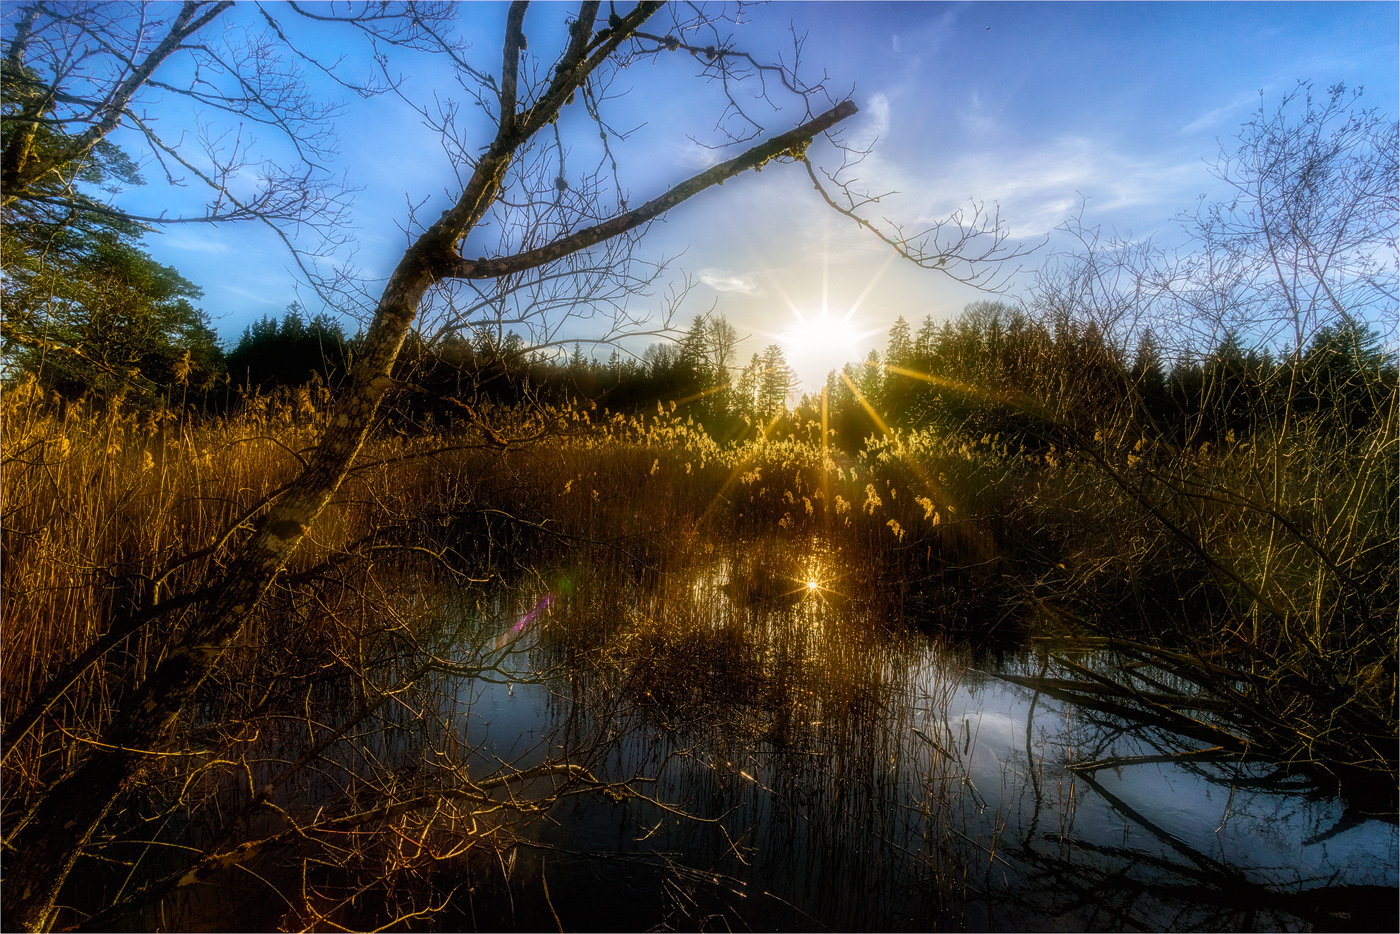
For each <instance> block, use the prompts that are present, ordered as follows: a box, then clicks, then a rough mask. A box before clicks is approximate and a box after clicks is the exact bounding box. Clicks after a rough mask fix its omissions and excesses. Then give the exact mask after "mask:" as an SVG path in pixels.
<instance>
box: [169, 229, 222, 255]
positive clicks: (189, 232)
mask: <svg viewBox="0 0 1400 934" xmlns="http://www.w3.org/2000/svg"><path fill="white" fill-rule="evenodd" d="M160 245H161V246H163V247H169V248H170V249H172V250H184V251H185V252H187V253H209V254H212V255H214V256H222V255H223V254H225V253H229V252H231V251H232V249H233V248H232V247H231V246H229V238H228V237H227V236H226V235H221V234H212V235H211V234H209V233H203V232H200V231H197V230H196V229H195V228H192V227H177V228H174V229H170V228H167V229H166V230H165V231H164V232H163V233H162V236H161V239H160Z"/></svg>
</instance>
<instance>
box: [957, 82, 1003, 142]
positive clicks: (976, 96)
mask: <svg viewBox="0 0 1400 934" xmlns="http://www.w3.org/2000/svg"><path fill="white" fill-rule="evenodd" d="M958 119H960V120H961V121H962V125H963V126H964V127H965V128H966V129H967V131H968V132H969V133H971V134H972V135H974V136H986V135H987V134H988V133H990V132H992V130H994V129H996V125H997V123H996V120H995V119H994V118H993V117H992V115H991V114H989V113H987V109H986V106H985V105H984V104H983V103H982V95H981V94H980V93H979V92H977V91H975V90H974V91H973V92H972V97H971V99H970V100H969V101H968V103H967V106H966V107H965V108H963V110H962V111H961V112H959V113H958Z"/></svg>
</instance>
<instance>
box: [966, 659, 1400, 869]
mask: <svg viewBox="0 0 1400 934" xmlns="http://www.w3.org/2000/svg"><path fill="white" fill-rule="evenodd" d="M968 677H969V678H970V679H971V678H978V679H979V680H980V681H981V683H979V684H977V685H976V687H975V689H974V690H969V688H968V687H967V686H966V685H965V686H964V687H962V688H961V689H960V690H958V691H957V692H956V693H955V694H954V695H953V697H952V698H951V699H950V703H949V705H948V710H947V723H948V725H949V728H951V729H952V730H953V733H954V735H955V736H961V735H962V734H961V733H960V732H959V731H960V730H961V724H962V723H963V721H964V719H966V720H967V721H968V722H969V723H970V724H971V730H972V734H973V736H974V737H975V743H976V748H974V750H973V754H972V756H971V757H970V760H969V768H968V774H969V775H970V776H971V778H972V779H973V781H974V782H975V783H976V785H977V787H978V788H979V789H981V790H982V791H983V794H984V796H987V797H988V800H989V803H992V804H995V803H997V802H996V799H995V797H994V796H992V795H991V794H989V791H1000V789H1002V788H1003V787H1006V788H1007V789H1008V791H1009V792H1010V794H1009V797H1010V799H1011V800H1010V801H1005V800H1004V801H1003V802H1002V804H1003V806H1005V807H1010V808H1012V809H1018V810H1020V812H1021V813H1020V815H1019V817H1020V823H1025V822H1026V821H1027V820H1029V817H1030V816H1031V811H1032V809H1033V807H1034V800H1033V789H1032V788H1031V782H1030V778H1029V776H1028V774H1027V770H1026V752H1025V748H1026V747H1025V738H1026V718H1027V715H1028V713H1029V711H1030V700H1031V694H1032V692H1031V691H1030V690H1028V689H1025V688H1019V687H1014V686H1011V685H1004V684H1001V683H999V682H997V681H995V680H994V679H992V678H989V677H985V676H979V675H976V674H974V673H969V676H968ZM983 679H985V680H983ZM1072 735H1073V727H1072V725H1067V723H1066V718H1065V714H1064V705H1063V704H1061V703H1059V702H1058V701H1054V700H1051V699H1048V698H1046V697H1044V696H1041V697H1040V698H1039V700H1038V702H1037V705H1036V716H1035V721H1034V726H1033V731H1032V741H1031V751H1032V754H1033V755H1035V756H1036V757H1041V756H1044V760H1045V761H1044V765H1043V776H1044V777H1043V778H1042V780H1041V781H1042V785H1046V784H1049V785H1052V786H1053V785H1054V784H1055V783H1056V782H1057V781H1058V780H1059V778H1060V777H1061V776H1062V775H1063V776H1064V777H1065V778H1068V777H1069V776H1068V774H1066V773H1064V772H1063V765H1064V764H1065V758H1066V754H1067V752H1068V751H1069V750H1071V749H1072V748H1073V746H1072V745H1070V744H1069V742H1068V738H1069V737H1070V736H1072ZM1112 751H1113V752H1114V753H1116V754H1120V755H1123V754H1128V755H1145V754H1151V753H1154V752H1157V751H1158V750H1157V749H1156V748H1155V747H1152V746H1150V745H1148V744H1147V743H1133V742H1132V740H1131V739H1126V738H1120V739H1119V740H1117V742H1116V745H1115V746H1114V747H1113V749H1112ZM1197 768H1199V769H1201V770H1203V771H1206V772H1207V773H1208V774H1213V775H1215V776H1218V777H1219V781H1218V782H1212V781H1208V780H1207V779H1206V778H1205V777H1203V776H1202V775H1200V774H1193V773H1192V772H1190V771H1188V770H1187V767H1184V766H1181V765H1173V764H1166V763H1149V764H1139V765H1130V766H1123V767H1120V768H1109V769H1103V770H1100V771H1098V772H1096V773H1094V775H1093V779H1094V782H1096V783H1097V784H1098V785H1099V786H1100V787H1101V788H1102V789H1103V791H1105V792H1107V793H1108V794H1111V795H1113V796H1114V797H1115V798H1117V799H1118V800H1119V801H1121V802H1122V803H1123V804H1125V805H1127V806H1128V807H1129V808H1131V809H1132V810H1133V811H1134V812H1136V813H1137V814H1138V815H1141V816H1142V817H1144V818H1146V819H1147V821H1148V822H1150V823H1151V824H1152V826H1153V827H1155V828H1156V829H1157V830H1159V831H1161V832H1162V834H1164V835H1166V836H1168V837H1170V838H1171V839H1173V840H1175V841H1178V842H1180V843H1181V844H1183V845H1184V846H1185V847H1186V848H1187V849H1190V850H1194V851H1196V852H1197V853H1199V854H1200V855H1201V856H1204V857H1208V858H1210V859H1213V860H1216V861H1219V862H1220V863H1222V864H1226V865H1228V866H1230V867H1233V868H1236V869H1239V870H1240V871H1242V872H1243V873H1244V874H1245V876H1246V877H1247V878H1248V879H1250V880H1251V881H1253V882H1256V883H1272V884H1275V885H1293V886H1296V885H1298V884H1299V883H1300V882H1301V883H1302V885H1303V886H1304V887H1312V886H1317V885H1322V884H1328V883H1344V884H1369V885H1386V886H1394V885H1396V884H1397V869H1396V863H1397V834H1396V827H1395V825H1394V824H1389V823H1386V822H1384V821H1380V820H1368V821H1362V822H1360V823H1358V824H1355V825H1351V826H1348V825H1346V824H1344V825H1342V826H1343V828H1344V829H1341V830H1340V832H1337V833H1336V834H1335V835H1333V836H1330V837H1329V838H1328V839H1323V840H1314V839H1313V838H1316V837H1319V836H1321V835H1324V834H1326V833H1327V832H1328V831H1329V830H1332V829H1333V828H1334V827H1337V826H1338V822H1339V821H1342V820H1343V813H1344V810H1345V809H1344V807H1343V805H1342V803H1341V802H1340V801H1338V800H1336V799H1330V798H1329V799H1323V800H1316V799H1312V798H1310V796H1309V795H1308V794H1307V793H1306V792H1305V791H1304V790H1303V789H1302V788H1297V789H1296V790H1293V791H1287V790H1283V789H1282V786H1279V785H1276V786H1275V787H1274V788H1271V789H1268V790H1251V789H1247V788H1241V787H1236V788H1235V789H1234V790H1233V792H1232V790H1231V787H1230V784H1229V776H1230V775H1231V774H1232V771H1231V770H1230V769H1229V768H1227V767H1225V766H1221V765H1201V766H1197ZM1269 771H1270V769H1269V768H1268V767H1267V766H1263V765H1259V764H1253V765H1250V766H1245V767H1243V768H1242V770H1241V774H1242V775H1243V776H1244V777H1245V778H1250V777H1262V776H1263V775H1265V774H1267V773H1268V772H1269ZM1078 788H1079V789H1082V790H1081V791H1080V792H1079V794H1077V795H1076V805H1075V810H1074V815H1073V816H1074V834H1073V835H1074V836H1075V837H1076V838H1077V839H1081V840H1087V841H1092V842H1099V843H1104V842H1113V843H1115V844H1118V845H1128V846H1142V847H1144V848H1146V849H1149V850H1164V851H1171V850H1172V847H1171V845H1170V844H1168V843H1164V842H1163V840H1162V839H1161V838H1160V837H1158V836H1156V835H1154V834H1153V833H1152V832H1151V831H1149V830H1147V829H1145V828H1144V827H1142V826H1141V825H1139V824H1138V823H1136V822H1135V821H1134V820H1133V819H1132V818H1131V817H1128V816H1125V815H1124V814H1123V813H1121V812H1120V811H1119V810H1117V809H1116V808H1115V807H1114V805H1113V804H1112V803H1110V802H1109V801H1108V800H1107V799H1106V798H1105V797H1104V796H1103V795H1102V794H1099V793H1096V792H1095V790H1094V789H1093V787H1092V786H1091V785H1090V784H1089V783H1088V782H1086V781H1085V780H1084V779H1083V778H1082V777H1081V778H1079V779H1078ZM1047 804H1049V802H1047ZM1042 819H1043V817H1042ZM1305 841H1309V842H1305ZM1177 855H1178V857H1180V856H1181V852H1180V851H1177Z"/></svg>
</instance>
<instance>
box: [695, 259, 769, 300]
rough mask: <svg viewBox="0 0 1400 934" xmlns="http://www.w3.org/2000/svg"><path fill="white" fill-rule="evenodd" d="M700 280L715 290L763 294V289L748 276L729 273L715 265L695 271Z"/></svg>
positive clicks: (755, 294)
mask: <svg viewBox="0 0 1400 934" xmlns="http://www.w3.org/2000/svg"><path fill="white" fill-rule="evenodd" d="M696 275H698V276H699V277H700V281H701V282H703V283H705V284H706V285H708V286H709V287H710V288H712V289H714V290H715V291H716V292H739V293H741V294H743V295H753V296H755V297H757V296H761V295H763V290H762V289H761V288H759V287H758V286H757V285H755V284H754V281H753V280H752V279H750V278H749V277H748V276H736V275H731V274H730V273H728V272H727V271H725V270H723V269H720V268H718V267H715V266H706V267H705V268H704V269H702V270H700V271H699V272H698V273H696Z"/></svg>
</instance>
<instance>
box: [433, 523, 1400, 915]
mask: <svg viewBox="0 0 1400 934" xmlns="http://www.w3.org/2000/svg"><path fill="white" fill-rule="evenodd" d="M623 567H624V565H623V564H619V565H618V566H616V567H611V568H608V567H601V568H600V567H589V566H588V565H587V564H586V563H585V562H580V564H579V565H578V566H576V567H572V568H567V569H563V570H561V571H559V572H557V573H556V574H555V575H554V576H553V577H542V578H540V579H539V580H538V581H537V583H536V584H535V585H533V586H528V587H525V588H523V589H522V590H521V592H520V593H519V594H517V595H516V598H515V600H514V601H513V602H510V603H509V608H505V607H504V606H503V607H501V608H498V609H499V610H500V613H499V619H497V620H496V621H495V625H496V626H498V627H499V628H500V630H501V632H502V636H503V638H508V637H511V636H514V637H516V638H519V639H520V640H521V643H520V644H521V647H522V648H526V649H528V651H522V652H520V653H518V654H517V655H515V656H514V657H513V658H514V660H513V662H512V664H513V665H514V666H515V669H514V670H513V677H514V679H516V683H488V682H484V681H468V682H465V683H463V684H462V685H461V687H460V692H459V702H460V704H461V717H462V720H463V729H464V731H465V733H466V737H467V739H468V740H469V743H468V745H469V746H470V745H474V746H475V747H476V750H477V751H476V753H475V755H476V757H477V759H476V762H477V765H478V766H479V768H480V769H482V770H483V771H486V770H490V769H493V768H496V767H498V766H499V765H500V764H501V763H502V762H510V763H513V764H515V765H517V766H521V767H524V766H529V765H531V764H534V763H536V762H539V761H542V760H543V759H544V758H545V757H546V756H547V755H556V756H558V755H567V756H569V757H571V758H572V759H573V760H574V761H578V762H580V763H583V764H586V765H587V766H588V767H590V768H591V769H592V770H593V772H594V774H595V775H596V776H597V777H599V778H601V779H606V780H612V781H622V780H625V779H629V778H641V779H643V781H642V782H640V783H638V784H637V785H636V787H637V788H638V789H639V790H640V791H641V792H642V793H643V794H644V795H646V796H647V799H649V800H647V799H640V798H618V797H615V796H609V795H605V794H600V793H590V794H587V795H582V796H577V797H571V798H567V799H565V800H563V801H562V802H561V803H559V804H558V805H556V806H555V807H554V808H553V809H552V810H550V811H549V812H548V814H547V815H546V816H544V817H541V818H537V819H535V820H533V821H531V822H528V823H526V824H524V825H523V826H522V827H520V828H518V830H517V833H518V837H517V839H518V845H516V846H515V847H513V848H512V849H511V850H510V851H509V855H508V857H507V858H506V860H505V861H504V862H503V863H502V867H501V874H500V879H499V880H498V882H497V884H496V885H494V886H490V885H480V886H477V888H476V890H475V891H474V892H473V893H470V894H459V895H457V896H455V898H456V901H457V904H456V906H455V907H456V909H457V910H458V911H459V912H460V913H461V915H462V919H461V920H462V921H463V922H469V923H473V924H475V925H476V926H478V927H480V928H483V929H487V928H517V929H533V930H542V929H555V928H556V927H562V928H564V929H566V930H568V929H577V930H649V929H673V928H687V929H695V928H702V929H721V930H743V929H753V930H761V929H784V930H792V929H797V930H826V929H833V930H857V929H859V930H868V929H869V930H935V929H971V930H1096V929H1115V930H1116V929H1124V930H1135V929H1145V930H1167V929H1171V930H1235V929H1244V930H1279V929H1282V930H1310V929H1338V930H1348V929H1350V930H1395V929H1396V927H1397V908H1396V905H1397V833H1396V825H1395V824H1394V823H1393V822H1387V821H1382V820H1375V819H1369V820H1368V819H1356V818H1354V817H1353V815H1352V813H1351V812H1348V811H1347V810H1346V808H1345V807H1344V805H1343V804H1342V803H1341V802H1340V801H1338V800H1337V799H1335V798H1334V797H1330V796H1328V795H1326V794H1322V793H1318V792H1316V791H1315V790H1314V789H1312V788H1311V787H1310V786H1308V785H1307V784H1306V783H1305V782H1303V781H1301V780H1298V779H1287V778H1279V777H1277V776H1274V775H1273V774H1271V773H1272V771H1273V770H1272V769H1271V767H1269V766H1267V765H1261V764H1249V765H1221V764H1190V763H1187V764H1166V763H1154V764H1139V765H1133V766H1127V767H1122V768H1118V769H1103V770H1100V771H1097V772H1094V773H1082V772H1075V771H1072V770H1071V769H1070V768H1069V766H1070V765H1071V764H1073V763H1075V762H1083V761H1088V760H1094V759H1102V758H1103V757H1105V756H1107V755H1119V756H1126V755H1151V754H1155V753H1160V752H1163V751H1175V750H1179V749H1182V748H1190V744H1189V743H1185V744H1183V742H1182V741H1181V740H1179V739H1177V738H1175V737H1170V736H1167V735H1164V734H1160V733H1156V732H1154V731H1152V730H1148V729H1145V728H1142V727H1141V726H1137V725H1135V724H1133V723H1131V722H1127V721H1122V720H1116V719H1115V718H1113V717H1110V716H1105V715H1103V714H1100V713H1092V712H1087V711H1083V710H1080V709H1077V708H1074V707H1072V706H1068V705H1066V704H1063V703H1061V702H1059V701H1055V700H1051V699H1049V698H1047V697H1044V696H1040V695H1037V694H1036V693H1035V692H1034V691H1032V690H1030V689H1027V688H1023V687H1018V686H1015V685H1012V684H1010V683H1008V682H1006V681H1003V680H1000V679H998V678H997V677H996V674H997V673H999V672H1000V673H1008V672H1009V673H1019V674H1022V675H1025V674H1029V675H1035V674H1036V673H1037V672H1038V671H1039V670H1040V665H1041V662H1040V660H1039V659H1041V658H1042V656H1041V655H1040V654H1038V651H1037V650H1036V648H1035V646H1034V645H1033V644H1032V645H1028V646H1026V647H1022V648H1011V649H1006V650H1003V651H1002V652H1001V653H1000V655H999V656H994V655H990V654H987V653H982V654H978V653H977V652H975V651H974V650H973V649H972V648H969V647H968V646H967V645H964V644H957V643H954V642H952V641H949V640H946V639H943V638H940V637H937V636H933V635H929V634H926V633H922V632H920V631H918V630H917V629H916V628H914V627H912V626H909V625H905V624H903V623H902V622H900V621H899V620H898V618H897V617H898V613H897V609H896V608H895V604H894V602H893V601H892V600H889V599H886V598H885V597H884V596H883V595H882V592H881V590H880V588H878V587H872V586H871V585H869V584H868V583H863V582H862V579H861V578H862V575H861V573H860V572H859V571H858V570H850V569H843V568H842V565H841V561H840V556H839V555H836V554H832V553H827V552H823V551H821V550H820V549H819V548H813V547H809V546H802V547H799V546H794V545H792V544H791V543H766V544H760V545H754V546H751V547H745V548H737V549H731V550H729V551H728V552H727V553H724V554H719V553H716V552H714V551H713V550H712V551H711V553H710V554H708V555H704V554H700V555H697V556H695V557H694V558H693V559H692V560H689V561H687V562H684V563H681V564H678V566H676V567H674V568H672V569H671V571H670V572H669V573H666V574H661V575H655V574H639V573H629V572H627V571H625V570H624V569H623ZM1086 661H1088V662H1089V663H1091V664H1092V663H1093V662H1094V659H1092V658H1089V659H1086ZM1160 676H1161V677H1162V678H1167V679H1169V678H1170V676H1169V675H1168V674H1165V673H1162V674H1161V675H1160ZM507 680H509V679H507Z"/></svg>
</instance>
